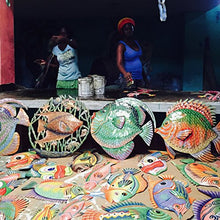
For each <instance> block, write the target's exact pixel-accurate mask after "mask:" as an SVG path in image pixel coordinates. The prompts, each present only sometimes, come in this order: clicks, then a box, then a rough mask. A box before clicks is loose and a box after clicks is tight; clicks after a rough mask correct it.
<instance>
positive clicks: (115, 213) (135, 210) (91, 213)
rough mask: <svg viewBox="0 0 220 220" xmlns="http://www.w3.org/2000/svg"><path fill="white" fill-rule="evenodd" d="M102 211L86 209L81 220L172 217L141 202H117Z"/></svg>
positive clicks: (150, 219) (165, 219)
mask: <svg viewBox="0 0 220 220" xmlns="http://www.w3.org/2000/svg"><path fill="white" fill-rule="evenodd" d="M102 208H103V209H104V211H106V213H104V212H100V211H98V210H88V211H86V212H85V214H84V215H83V216H82V220H100V219H103V220H104V219H106V220H107V219H109V220H111V219H112V220H113V219H127V220H129V219H140V220H141V219H143V220H145V219H146V220H148V219H149V220H158V219H162V220H172V217H171V216H170V215H168V214H166V213H165V212H163V211H161V210H159V209H154V208H151V207H148V206H146V205H145V204H143V203H141V202H133V201H126V202H119V203H117V204H114V205H111V206H108V207H102Z"/></svg>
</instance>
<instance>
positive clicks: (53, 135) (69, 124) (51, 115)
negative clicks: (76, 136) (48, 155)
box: [35, 112, 83, 147]
mask: <svg viewBox="0 0 220 220" xmlns="http://www.w3.org/2000/svg"><path fill="white" fill-rule="evenodd" d="M39 116H40V117H41V118H40V119H39V120H38V129H37V132H38V133H40V132H45V131H46V136H45V137H44V138H42V139H40V140H37V141H35V142H36V143H38V144H39V145H40V146H41V147H44V143H47V142H51V141H55V140H60V139H63V138H65V137H68V136H70V135H71V134H73V133H74V132H75V131H76V130H77V129H78V128H79V127H80V126H82V124H83V122H82V121H80V120H79V119H77V118H76V117H75V116H74V115H72V114H71V113H69V112H44V113H41V114H39ZM43 118H44V119H43Z"/></svg>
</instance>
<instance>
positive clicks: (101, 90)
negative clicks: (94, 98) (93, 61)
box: [91, 75, 106, 95]
mask: <svg viewBox="0 0 220 220" xmlns="http://www.w3.org/2000/svg"><path fill="white" fill-rule="evenodd" d="M91 77H92V78H93V86H94V92H95V95H104V94H105V83H106V82H105V77H104V76H99V75H91Z"/></svg>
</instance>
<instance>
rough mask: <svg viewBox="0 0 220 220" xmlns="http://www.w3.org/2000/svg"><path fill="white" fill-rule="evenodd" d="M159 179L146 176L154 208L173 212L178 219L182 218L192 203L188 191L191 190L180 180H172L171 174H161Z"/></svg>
mask: <svg viewBox="0 0 220 220" xmlns="http://www.w3.org/2000/svg"><path fill="white" fill-rule="evenodd" d="M159 177H160V178H161V180H156V181H154V180H152V179H151V178H150V177H148V183H149V194H150V199H151V202H152V204H153V207H154V208H158V207H159V208H161V209H164V210H170V211H172V212H175V214H176V215H177V216H178V218H179V219H182V217H183V215H184V213H186V212H187V211H188V210H189V209H190V206H191V204H192V201H193V200H192V199H191V198H189V195H188V192H190V191H191V189H190V187H188V185H186V184H183V183H182V182H181V181H174V180H173V178H174V177H173V176H168V175H163V176H162V175H161V176H159Z"/></svg>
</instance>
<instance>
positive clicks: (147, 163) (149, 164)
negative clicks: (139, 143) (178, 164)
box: [138, 152, 167, 175]
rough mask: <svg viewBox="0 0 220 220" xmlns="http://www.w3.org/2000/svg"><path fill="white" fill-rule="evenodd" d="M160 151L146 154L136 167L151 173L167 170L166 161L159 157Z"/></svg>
mask: <svg viewBox="0 0 220 220" xmlns="http://www.w3.org/2000/svg"><path fill="white" fill-rule="evenodd" d="M161 155H162V154H161V153H160V152H155V153H153V154H150V155H147V156H145V157H144V158H142V159H141V160H140V162H139V163H138V167H139V168H140V169H141V170H142V171H143V172H145V173H149V174H151V175H159V174H160V173H162V172H164V171H166V170H167V163H166V161H165V160H161V159H159V157H161Z"/></svg>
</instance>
